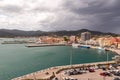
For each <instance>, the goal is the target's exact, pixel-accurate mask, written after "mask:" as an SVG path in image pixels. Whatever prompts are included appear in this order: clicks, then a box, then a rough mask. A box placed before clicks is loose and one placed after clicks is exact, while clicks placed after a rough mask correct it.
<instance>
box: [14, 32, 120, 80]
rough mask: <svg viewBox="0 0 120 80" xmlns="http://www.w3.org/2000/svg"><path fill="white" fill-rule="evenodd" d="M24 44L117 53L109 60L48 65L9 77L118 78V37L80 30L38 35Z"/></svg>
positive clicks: (42, 79) (44, 79) (37, 79)
mask: <svg viewBox="0 0 120 80" xmlns="http://www.w3.org/2000/svg"><path fill="white" fill-rule="evenodd" d="M37 39H38V40H35V41H34V40H31V42H33V43H28V44H26V47H28V48H29V47H48V46H72V47H73V48H78V47H81V48H88V49H89V48H94V49H99V50H105V51H112V52H114V53H115V54H117V56H115V57H114V58H113V60H112V61H104V62H94V63H85V64H70V65H64V66H55V67H50V68H47V69H44V70H40V71H37V72H33V73H30V74H27V75H24V76H21V77H17V78H13V79H12V80H120V77H119V76H120V67H119V63H120V56H119V55H120V37H112V36H110V35H106V36H92V34H91V33H90V32H83V33H81V35H80V36H73V35H72V36H63V37H58V36H41V37H38V38H37Z"/></svg>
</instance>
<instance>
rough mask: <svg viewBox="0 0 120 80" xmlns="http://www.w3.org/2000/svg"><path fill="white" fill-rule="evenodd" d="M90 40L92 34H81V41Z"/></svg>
mask: <svg viewBox="0 0 120 80" xmlns="http://www.w3.org/2000/svg"><path fill="white" fill-rule="evenodd" d="M90 38H91V33H90V32H83V33H81V40H82V41H86V40H90Z"/></svg>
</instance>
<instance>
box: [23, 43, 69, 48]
mask: <svg viewBox="0 0 120 80" xmlns="http://www.w3.org/2000/svg"><path fill="white" fill-rule="evenodd" d="M25 46H26V47H47V46H67V45H66V44H58V43H56V44H55V43H54V44H38V43H34V44H27V45H25Z"/></svg>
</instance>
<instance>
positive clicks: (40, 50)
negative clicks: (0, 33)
mask: <svg viewBox="0 0 120 80" xmlns="http://www.w3.org/2000/svg"><path fill="white" fill-rule="evenodd" d="M71 50H72V51H73V54H72V62H71V63H72V64H73V65H74V64H85V63H93V62H102V61H106V53H105V52H104V51H103V52H99V51H98V50H97V49H83V48H72V47H71V46H52V47H51V46H49V47H34V48H27V47H25V44H11V45H9V44H6V45H2V44H0V51H1V53H0V55H1V56H0V65H1V66H0V71H1V72H2V73H0V75H1V76H0V80H10V79H12V78H15V77H19V76H23V75H26V74H29V73H32V72H37V71H40V70H43V69H47V68H50V67H54V66H65V65H69V64H70V61H69V60H70V53H71ZM108 53H109V58H108V60H112V57H114V55H115V54H114V53H113V52H109V51H108ZM8 56H9V57H8ZM3 61H4V63H3Z"/></svg>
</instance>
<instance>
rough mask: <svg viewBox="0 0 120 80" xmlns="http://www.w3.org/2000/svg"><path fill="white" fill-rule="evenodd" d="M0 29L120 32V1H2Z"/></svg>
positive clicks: (0, 5) (0, 2)
mask: <svg viewBox="0 0 120 80" xmlns="http://www.w3.org/2000/svg"><path fill="white" fill-rule="evenodd" d="M0 29H19V30H27V31H28V30H42V31H56V30H79V29H90V30H97V31H102V32H114V33H120V0H0Z"/></svg>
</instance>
